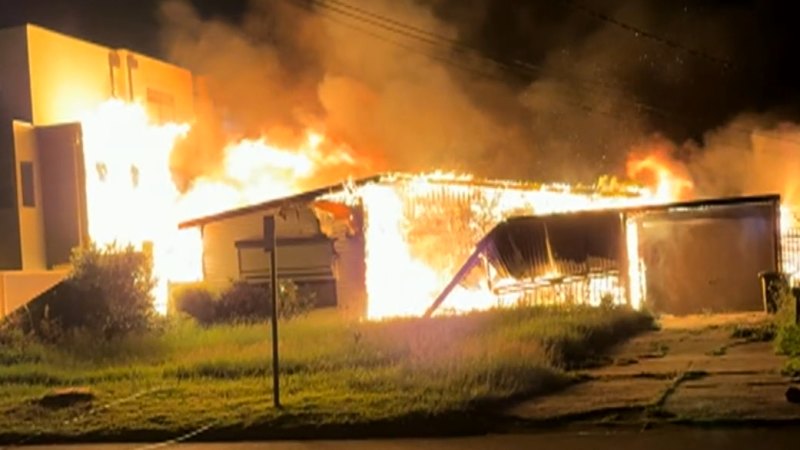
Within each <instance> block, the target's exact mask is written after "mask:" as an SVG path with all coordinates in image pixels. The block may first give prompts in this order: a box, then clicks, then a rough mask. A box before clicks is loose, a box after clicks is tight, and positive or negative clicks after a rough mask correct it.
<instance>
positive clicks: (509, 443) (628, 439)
mask: <svg viewBox="0 0 800 450" xmlns="http://www.w3.org/2000/svg"><path fill="white" fill-rule="evenodd" d="M25 448H26V449H28V450H30V449H41V450H45V449H46V450H62V449H63V450H73V449H109V450H135V449H142V450H144V449H148V450H151V449H157V448H174V449H180V450H223V449H225V450H261V449H264V450H309V449H321V450H367V449H369V450H400V449H422V450H456V449H458V450H462V449H464V450H473V449H474V450H478V449H481V450H483V449H504V450H505V449H536V450H541V449H557V450H623V449H647V450H661V449H681V450H689V449H694V448H698V449H702V450H716V449H720V450H722V449H725V450H739V449H741V450H753V449H759V448H768V449H770V450H774V449H784V448H785V449H798V448H800V427H797V428H794V429H790V428H780V429H770V430H767V429H751V428H747V429H714V430H708V429H696V428H695V429H685V428H670V429H660V430H651V431H644V432H634V431H617V432H606V431H591V432H577V431H573V432H567V431H564V432H557V433H536V434H515V435H490V436H480V437H470V438H453V439H392V440H363V441H291V442H250V443H218V444H179V445H159V444H157V445H141V444H118V445H109V444H99V445H71V446H39V447H25Z"/></svg>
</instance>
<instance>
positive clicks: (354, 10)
mask: <svg viewBox="0 0 800 450" xmlns="http://www.w3.org/2000/svg"><path fill="white" fill-rule="evenodd" d="M287 1H289V2H290V3H291V4H294V5H295V6H297V7H300V8H302V9H304V10H305V11H307V12H309V13H314V14H320V15H323V16H324V17H326V18H327V19H329V20H331V21H333V22H337V23H339V24H340V25H343V26H346V27H348V28H351V29H354V30H357V31H359V32H362V33H365V34H368V35H370V36H372V37H374V38H376V39H379V40H382V41H384V42H387V43H391V44H393V45H396V46H399V47H401V48H404V49H405V50H407V51H411V52H414V53H418V54H421V55H423V56H426V57H428V58H431V59H435V60H438V61H441V62H443V63H445V64H448V65H450V66H452V67H455V68H458V69H460V70H464V71H467V72H470V73H472V74H474V75H478V76H481V77H488V78H493V79H497V80H500V81H506V80H505V79H503V78H501V77H499V76H497V75H496V73H488V72H484V71H481V70H478V69H476V68H474V67H469V66H466V65H464V64H462V63H461V61H456V60H454V59H452V58H448V57H447V56H442V55H438V54H430V53H429V52H426V51H423V50H421V49H418V48H415V47H412V46H409V45H406V44H403V43H400V42H397V41H396V40H393V39H388V38H386V37H385V36H382V35H380V34H378V33H375V32H372V31H370V30H367V29H365V28H363V27H359V26H356V25H354V24H351V23H348V22H347V21H344V20H341V19H339V18H338V17H335V16H336V15H339V16H344V17H348V18H350V19H353V20H355V21H357V22H361V23H362V24H368V25H371V26H373V27H378V28H380V29H383V30H385V31H389V32H392V33H395V34H398V35H401V36H403V37H407V38H411V39H415V40H418V41H420V42H423V43H425V44H427V45H429V46H431V47H432V50H434V51H436V50H439V51H441V52H443V53H445V54H448V53H452V51H453V50H454V49H455V50H457V51H459V52H463V53H469V54H471V55H475V56H476V57H477V58H478V59H480V60H482V62H484V63H487V65H490V66H491V67H494V68H496V69H500V70H501V71H505V72H506V73H511V74H515V75H517V76H518V75H520V74H525V75H533V74H534V73H537V74H541V73H543V72H545V69H544V68H542V67H541V66H537V65H535V64H532V63H527V62H524V61H515V64H509V63H506V62H503V61H499V60H496V59H493V58H491V57H488V56H486V55H483V54H482V52H481V50H480V49H478V48H476V47H471V46H468V45H465V44H462V43H458V42H455V41H454V40H452V39H450V38H447V37H442V36H440V35H438V34H436V33H434V32H431V31H428V30H424V29H421V28H418V27H414V26H411V25H407V24H404V23H403V22H400V21H398V20H395V19H391V18H387V17H385V16H382V15H380V14H377V13H374V12H371V11H367V10H365V9H363V8H359V7H356V6H352V5H350V4H348V3H346V2H343V1H341V0H309V1H307V2H302V0H287ZM300 2H302V3H300ZM571 4H572V3H571ZM314 6H316V8H314ZM585 9H586V10H587V11H591V10H589V9H588V8H585ZM325 13H327V14H325ZM597 14H598V15H600V16H603V15H602V14H601V13H597ZM609 19H610V18H609ZM611 20H613V19H611ZM620 23H621V22H620ZM631 29H633V30H636V28H635V27H631ZM421 35H423V36H421ZM653 36H655V35H653ZM445 44H446V45H447V46H446V47H444V45H445ZM676 45H678V47H677V48H683V47H680V45H679V44H677V43H676ZM684 50H687V51H688V50H691V49H688V48H686V49H684ZM699 53H701V52H699ZM708 56H710V55H708ZM566 77H567V78H571V79H572V80H573V81H576V82H578V83H581V84H583V85H584V86H582V90H583V91H584V92H586V93H590V94H597V93H598V92H597V90H594V89H592V88H590V87H588V86H586V84H594V85H598V84H599V83H598V81H596V80H587V79H585V78H584V79H582V78H580V77H575V76H569V75H566ZM601 86H602V87H604V88H606V91H607V92H611V93H613V94H615V95H616V96H617V97H618V98H617V101H618V102H619V100H620V99H621V98H622V97H624V96H625V95H626V94H624V93H623V92H620V91H616V90H610V89H608V86H607V85H605V84H601ZM561 103H562V104H564V105H567V106H571V107H573V108H576V109H579V110H581V111H584V112H588V113H591V114H597V115H601V116H605V117H612V118H616V119H618V120H620V121H624V122H627V119H626V118H623V117H621V116H619V115H618V114H614V113H613V112H609V111H603V110H598V109H597V108H593V107H590V106H588V105H585V104H582V103H575V102H568V101H564V100H563V99H562V100H561ZM623 103H627V104H628V105H629V106H633V107H635V108H636V109H637V110H639V111H647V112H649V113H651V114H656V115H659V116H661V117H663V118H667V119H671V120H676V119H678V118H677V116H676V114H675V113H674V112H671V111H668V110H666V109H663V108H660V107H658V106H654V105H651V104H647V103H644V102H641V101H639V100H638V99H631V100H626V101H624V102H623ZM673 123H675V124H677V125H679V126H681V127H685V126H686V125H684V124H683V123H682V122H681V121H678V122H673ZM728 128H729V129H732V130H734V131H738V132H740V133H745V134H747V135H748V136H761V137H765V138H768V139H773V140H779V141H783V142H788V143H792V144H795V145H799V146H800V141H797V140H794V139H789V138H785V137H782V136H774V135H767V134H763V133H759V132H758V131H757V130H752V129H747V128H744V127H738V126H736V127H734V126H729V127H728Z"/></svg>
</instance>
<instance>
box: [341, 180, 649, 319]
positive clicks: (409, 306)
mask: <svg viewBox="0 0 800 450" xmlns="http://www.w3.org/2000/svg"><path fill="white" fill-rule="evenodd" d="M337 195H338V194H337ZM337 195H334V196H332V197H330V198H331V199H333V200H335V201H347V200H343V199H342V198H337ZM346 195H348V196H351V197H354V198H355V199H352V198H351V199H350V200H349V202H350V203H351V204H359V205H360V206H361V207H362V208H363V211H364V215H365V221H364V222H365V225H364V226H365V229H364V236H365V252H366V268H367V273H366V288H367V298H368V301H367V311H366V315H367V317H368V318H370V319H383V318H388V317H397V316H418V315H421V314H423V313H424V312H425V311H426V309H427V308H428V307H429V306H430V305H431V302H432V301H433V299H435V298H436V296H437V295H438V294H439V293H440V292H441V291H442V289H443V288H444V286H445V285H446V284H447V283H448V282H449V281H450V278H452V276H453V274H454V273H455V272H456V271H457V270H458V268H459V267H460V264H461V263H463V262H464V261H465V259H466V257H467V256H468V255H469V252H470V251H471V250H472V249H473V247H474V245H475V244H476V243H477V242H478V240H479V239H480V238H481V237H483V235H484V234H485V233H486V232H488V231H489V230H490V229H491V228H492V227H494V226H495V225H496V224H498V223H499V222H501V221H502V220H504V219H506V218H508V217H509V216H512V215H518V214H551V213H560V212H572V211H581V210H590V209H600V208H609V207H622V206H636V205H642V204H652V203H654V202H657V201H658V199H657V198H656V197H654V196H652V195H651V194H650V193H649V191H648V190H643V189H620V190H618V191H617V193H616V195H608V194H606V195H601V194H599V193H597V191H596V190H592V191H587V192H578V191H577V190H576V189H574V188H572V187H570V186H568V185H540V186H530V185H522V184H514V183H504V184H497V183H492V184H486V183H481V182H480V181H478V180H474V179H473V178H472V177H470V176H468V175H456V174H447V173H433V174H424V175H416V176H403V175H394V176H386V177H384V178H383V179H382V180H380V181H378V182H375V183H370V184H367V185H365V186H362V187H358V188H355V189H354V190H352V191H350V192H348V193H347V194H346ZM634 245H635V244H634ZM483 269H484V273H483V275H484V276H483V277H482V279H481V280H480V281H479V282H478V283H477V284H473V285H472V286H470V287H465V286H458V287H457V288H456V289H455V290H454V291H453V292H452V293H451V294H450V295H449V296H448V298H447V303H446V304H445V305H442V306H443V307H442V310H446V311H451V312H452V311H454V312H466V311H471V310H479V309H488V308H491V307H496V306H501V305H507V304H509V303H513V302H515V301H516V300H517V299H519V298H520V296H521V295H522V292H520V291H519V290H517V291H513V290H507V289H505V287H504V286H505V285H510V284H519V282H518V280H517V281H515V282H512V280H508V279H503V278H497V276H496V275H497V274H494V273H492V270H491V269H490V268H488V267H484V268H483ZM545 278H549V279H560V278H562V277H561V275H560V274H559V273H558V270H557V268H555V267H554V268H553V269H552V270H551V272H550V273H548V274H545V275H543V276H542V279H537V280H527V281H525V283H526V284H528V285H531V286H539V285H541V286H544V285H546V284H548V283H547V280H545ZM611 278H614V277H611ZM585 281H586V282H587V286H586V289H584V291H583V292H582V294H583V295H585V296H587V297H591V298H587V300H588V301H589V302H590V303H592V304H599V303H600V301H601V298H600V297H601V296H602V294H603V293H605V294H610V295H612V296H613V297H614V298H617V299H619V298H622V297H623V295H624V291H623V290H621V289H620V287H619V285H618V279H617V278H614V279H610V278H609V277H605V278H602V279H601V277H596V278H591V279H590V278H588V277H587V278H586V279H585ZM492 286H493V287H494V288H492ZM601 288H604V289H605V290H603V289H601ZM552 294H553V295H554V296H559V295H562V294H563V293H560V292H555V291H554V292H553V293H552ZM554 301H556V300H554Z"/></svg>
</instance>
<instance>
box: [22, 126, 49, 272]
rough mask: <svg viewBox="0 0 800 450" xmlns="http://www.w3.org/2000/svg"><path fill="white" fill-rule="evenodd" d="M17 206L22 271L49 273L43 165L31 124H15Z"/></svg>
mask: <svg viewBox="0 0 800 450" xmlns="http://www.w3.org/2000/svg"><path fill="white" fill-rule="evenodd" d="M14 148H15V151H16V158H15V159H16V161H17V164H16V172H17V173H16V175H17V176H16V180H17V183H16V184H17V204H18V205H19V231H20V243H21V246H20V247H21V250H22V270H46V269H47V268H48V264H47V248H46V245H45V232H44V203H43V201H42V186H41V165H40V161H39V154H38V152H37V151H36V132H35V129H34V128H33V126H31V125H30V124H28V123H24V122H19V121H15V122H14Z"/></svg>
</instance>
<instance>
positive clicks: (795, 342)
mask: <svg viewBox="0 0 800 450" xmlns="http://www.w3.org/2000/svg"><path fill="white" fill-rule="evenodd" d="M775 347H776V349H777V351H778V353H780V354H783V355H787V356H800V325H784V326H782V327H781V328H779V329H778V334H777V336H776V337H775Z"/></svg>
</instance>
